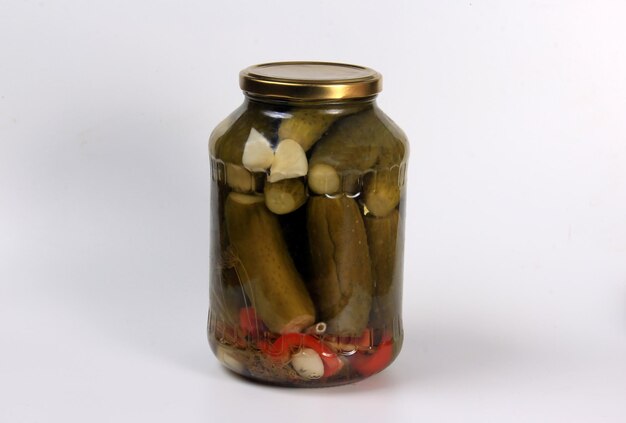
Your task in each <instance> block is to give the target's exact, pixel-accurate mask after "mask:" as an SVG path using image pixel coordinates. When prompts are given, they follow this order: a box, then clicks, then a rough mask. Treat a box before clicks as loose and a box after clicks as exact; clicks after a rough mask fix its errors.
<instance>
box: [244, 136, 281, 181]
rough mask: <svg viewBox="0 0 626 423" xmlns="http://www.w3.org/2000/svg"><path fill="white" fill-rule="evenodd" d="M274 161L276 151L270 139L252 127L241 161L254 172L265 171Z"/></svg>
mask: <svg viewBox="0 0 626 423" xmlns="http://www.w3.org/2000/svg"><path fill="white" fill-rule="evenodd" d="M273 161H274V151H273V150H272V145H271V144H270V142H269V140H268V139H267V138H265V137H264V136H263V134H261V133H260V132H259V131H257V130H256V129H254V128H252V129H250V135H248V140H247V141H246V145H245V146H244V148H243V157H242V158H241V162H242V163H243V165H244V167H245V168H246V169H248V170H250V171H252V172H265V170H267V169H269V167H270V166H271V165H272V162H273Z"/></svg>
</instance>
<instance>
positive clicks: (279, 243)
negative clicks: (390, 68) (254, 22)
mask: <svg viewBox="0 0 626 423" xmlns="http://www.w3.org/2000/svg"><path fill="white" fill-rule="evenodd" d="M342 66H343V65H342ZM350 72H352V70H350ZM244 79H245V78H244ZM357 79H358V78H357ZM350 81H351V80H350ZM257 82H258V81H257ZM272 84H276V80H272ZM251 87H252V88H250V89H251V90H252V91H254V90H257V89H258V85H251ZM271 88H272V89H274V88H275V87H274V85H271ZM372 89H373V88H372ZM244 91H246V93H247V95H248V94H250V93H248V91H247V90H244ZM307 92H308V91H307ZM311 92H313V91H311ZM333 93H334V91H333ZM350 93H352V91H350ZM309 94H310V93H309ZM309 94H307V95H309ZM374 94H375V93H374ZM310 95H312V94H310ZM333 95H334V94H333ZM350 95H352V94H350ZM262 97H263V96H262V95H259V97H256V96H253V95H250V96H249V98H248V99H247V100H246V102H245V103H244V104H243V106H242V107H240V108H239V109H238V110H237V111H235V112H234V113H233V114H232V115H231V116H229V117H228V118H227V119H226V120H225V121H224V122H223V123H222V124H220V125H219V126H218V127H217V128H216V129H215V130H214V132H213V134H212V135H211V137H210V155H211V167H212V169H211V170H212V172H211V174H212V179H213V185H212V191H211V202H212V214H211V223H212V224H211V250H210V251H211V263H212V267H211V272H210V278H211V289H210V295H211V300H210V301H211V307H210V311H209V323H208V326H207V328H208V337H209V343H210V345H211V348H212V349H213V351H214V353H215V355H216V356H217V358H218V359H219V361H220V362H221V363H222V364H223V365H224V366H225V367H227V368H228V369H230V370H232V371H234V372H236V373H239V374H241V375H243V376H245V377H247V378H251V379H255V380H259V381H262V382H265V383H270V384H277V385H283V386H294V387H323V386H334V385H341V384H346V383H351V382H355V381H358V380H361V379H364V378H366V377H369V376H371V375H372V374H374V373H377V372H379V371H381V370H383V369H384V368H385V367H387V366H389V364H390V363H391V362H392V361H393V360H394V359H395V357H396V356H397V354H398V352H399V349H400V346H401V344H402V336H403V334H402V325H401V316H400V303H401V298H400V297H401V291H402V289H401V287H402V249H403V239H404V238H403V235H402V233H403V229H404V228H403V215H404V207H403V206H404V202H403V198H404V188H403V187H404V174H405V166H406V160H407V156H408V144H407V143H406V138H405V136H404V134H403V133H402V131H401V130H400V129H398V128H397V126H396V125H395V124H394V123H393V122H392V121H391V120H390V119H389V118H387V117H386V116H385V115H384V114H383V113H382V112H381V111H380V110H379V109H378V108H377V106H376V104H375V102H374V101H373V97H364V98H355V99H353V100H349V98H350V97H348V100H345V99H339V100H338V101H333V102H329V103H327V104H326V103H323V102H322V103H316V102H310V103H309V102H306V101H303V102H302V103H299V102H297V101H291V99H287V100H280V99H278V100H276V99H270V98H268V99H267V101H265V100H264V99H263V98H262ZM285 140H293V141H295V143H297V145H296V144H295V143H293V142H292V145H290V146H289V147H290V148H291V150H290V151H289V152H287V153H285V154H282V152H283V151H285V150H282V148H283V146H285V148H286V147H287V144H280V143H281V142H283V141H285ZM279 144H280V145H281V150H280V151H281V154H278V155H277V154H276V150H277V147H278V146H279ZM298 145H299V147H298ZM300 148H301V150H300ZM304 156H306V162H305V161H304ZM277 175H280V177H277ZM303 175H304V176H303ZM271 181H273V182H271Z"/></svg>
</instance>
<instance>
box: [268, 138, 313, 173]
mask: <svg viewBox="0 0 626 423" xmlns="http://www.w3.org/2000/svg"><path fill="white" fill-rule="evenodd" d="M308 170H309V164H308V162H307V160H306V154H305V152H304V150H303V149H302V147H301V146H300V144H298V143H297V142H295V141H294V140H290V139H286V140H282V141H281V142H280V143H278V147H276V152H275V153H274V161H273V162H272V167H271V168H270V175H269V176H268V178H267V180H268V181H270V182H278V181H280V180H283V179H289V178H297V177H300V176H305V175H306V174H307V172H308Z"/></svg>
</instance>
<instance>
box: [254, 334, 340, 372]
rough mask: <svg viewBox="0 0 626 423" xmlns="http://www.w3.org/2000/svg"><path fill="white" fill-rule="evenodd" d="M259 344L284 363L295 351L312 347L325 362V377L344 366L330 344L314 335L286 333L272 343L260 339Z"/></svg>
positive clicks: (261, 348) (271, 355)
mask: <svg viewBox="0 0 626 423" xmlns="http://www.w3.org/2000/svg"><path fill="white" fill-rule="evenodd" d="M257 346H258V347H259V349H260V350H261V351H263V352H265V353H266V354H267V355H269V356H270V357H272V358H274V359H276V360H277V361H281V362H283V363H285V362H287V361H289V358H291V354H292V353H293V352H295V351H297V350H299V349H302V348H311V349H312V350H313V351H315V352H316V353H317V354H319V356H320V358H321V359H322V362H323V363H324V377H328V376H332V375H334V374H335V373H337V372H338V371H339V370H340V369H341V367H343V362H342V361H341V360H340V359H339V357H337V354H335V353H334V352H333V350H331V349H330V348H329V347H328V345H326V344H324V343H323V342H322V341H321V340H319V339H318V338H316V337H314V336H312V335H305V334H301V333H286V334H284V335H281V336H280V337H279V338H278V339H277V340H276V341H274V343H272V344H270V343H268V342H265V341H260V342H258V343H257Z"/></svg>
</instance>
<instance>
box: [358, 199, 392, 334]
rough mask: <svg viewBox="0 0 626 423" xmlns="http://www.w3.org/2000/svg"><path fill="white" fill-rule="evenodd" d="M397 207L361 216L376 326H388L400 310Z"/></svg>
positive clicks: (372, 315)
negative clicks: (381, 214)
mask: <svg viewBox="0 0 626 423" xmlns="http://www.w3.org/2000/svg"><path fill="white" fill-rule="evenodd" d="M398 219H399V213H398V210H393V212H391V213H390V214H389V215H387V216H385V217H375V216H372V215H368V216H365V218H364V219H363V220H364V223H365V231H366V233H367V243H368V245H369V252H370V258H371V260H372V262H371V263H372V275H373V279H374V298H375V300H374V304H373V305H372V314H371V319H372V321H373V325H374V326H376V327H378V328H384V327H386V328H390V327H391V325H392V323H393V319H394V317H395V316H396V315H398V314H399V312H400V308H399V307H400V304H399V302H400V299H399V294H400V292H399V283H400V279H399V275H397V274H396V266H397V256H396V250H397V239H398Z"/></svg>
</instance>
